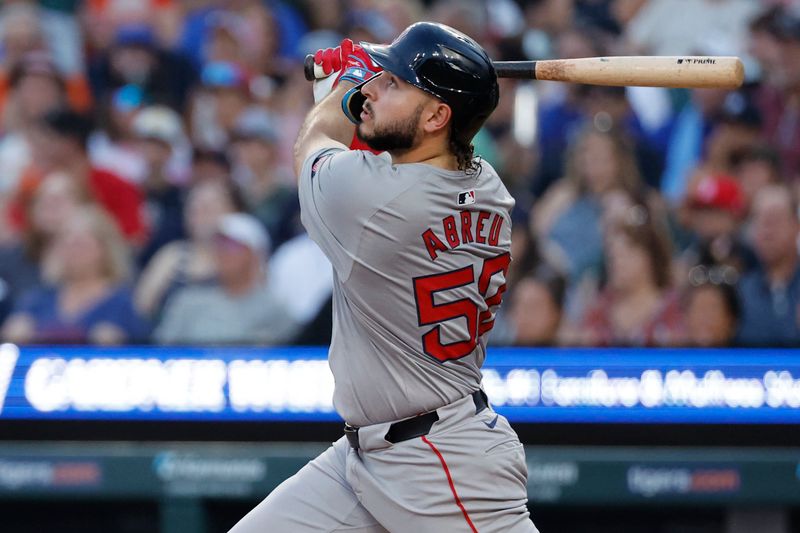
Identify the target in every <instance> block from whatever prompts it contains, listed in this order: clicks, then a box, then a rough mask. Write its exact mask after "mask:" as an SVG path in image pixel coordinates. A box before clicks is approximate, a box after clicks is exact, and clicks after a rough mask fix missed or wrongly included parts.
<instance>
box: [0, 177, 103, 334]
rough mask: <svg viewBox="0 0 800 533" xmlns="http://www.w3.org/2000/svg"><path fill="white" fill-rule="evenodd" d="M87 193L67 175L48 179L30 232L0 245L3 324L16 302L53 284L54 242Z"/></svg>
mask: <svg viewBox="0 0 800 533" xmlns="http://www.w3.org/2000/svg"><path fill="white" fill-rule="evenodd" d="M88 204H89V200H88V194H87V192H86V191H85V190H83V189H80V188H79V187H77V184H76V183H75V180H73V179H71V178H70V177H69V176H67V175H65V174H59V173H54V174H51V175H48V176H47V177H45V179H44V181H43V182H42V185H41V186H40V187H39V189H38V190H37V191H36V195H35V196H34V198H33V201H32V202H31V204H30V212H29V216H28V218H29V219H30V221H31V224H30V227H29V228H28V231H27V232H25V234H23V235H22V236H21V238H20V239H19V240H17V241H14V242H12V243H9V244H7V245H4V246H0V287H3V289H2V290H0V293H1V295H0V323H2V322H3V321H4V320H5V318H6V316H7V314H8V313H9V312H10V311H11V308H12V306H13V305H14V303H15V302H17V303H18V302H19V298H20V297H21V296H22V295H23V294H24V293H26V292H27V291H29V290H30V289H33V288H35V287H37V286H39V285H41V284H42V281H43V279H47V280H48V281H53V260H52V256H53V241H54V240H55V236H56V235H57V233H58V231H59V230H60V229H61V228H63V227H64V226H65V225H66V224H67V222H68V221H69V220H70V218H71V217H72V216H73V215H74V214H75V213H76V212H77V211H78V210H79V209H80V208H81V206H85V205H88Z"/></svg>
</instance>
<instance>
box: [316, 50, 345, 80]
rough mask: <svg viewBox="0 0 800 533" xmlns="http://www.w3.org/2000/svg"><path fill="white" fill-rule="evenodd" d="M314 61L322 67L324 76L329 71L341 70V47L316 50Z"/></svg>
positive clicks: (329, 73)
mask: <svg viewBox="0 0 800 533" xmlns="http://www.w3.org/2000/svg"><path fill="white" fill-rule="evenodd" d="M314 63H316V64H317V65H319V66H321V67H322V72H324V73H325V75H326V76H330V75H331V73H333V72H337V71H339V70H342V49H341V47H340V46H337V47H336V48H325V49H324V50H317V52H316V53H315V54H314Z"/></svg>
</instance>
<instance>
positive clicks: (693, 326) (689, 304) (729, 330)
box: [683, 265, 741, 348]
mask: <svg viewBox="0 0 800 533" xmlns="http://www.w3.org/2000/svg"><path fill="white" fill-rule="evenodd" d="M737 278H738V273H737V272H736V271H735V270H734V269H733V268H731V267H726V266H711V267H708V266H706V265H697V266H695V267H694V268H692V270H691V271H690V272H689V285H688V286H687V288H686V290H685V292H684V295H683V313H684V316H685V317H686V318H685V320H686V344H688V345H689V346H698V347H702V348H709V347H726V346H732V345H733V344H734V340H735V338H736V331H737V328H738V325H739V318H740V316H741V306H740V304H739V296H738V295H737V293H736V286H735V282H736V279H737Z"/></svg>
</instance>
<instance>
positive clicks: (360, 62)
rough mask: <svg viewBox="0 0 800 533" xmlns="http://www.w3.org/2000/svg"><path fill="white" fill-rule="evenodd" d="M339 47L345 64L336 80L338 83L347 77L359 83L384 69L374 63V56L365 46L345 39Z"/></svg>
mask: <svg viewBox="0 0 800 533" xmlns="http://www.w3.org/2000/svg"><path fill="white" fill-rule="evenodd" d="M339 49H340V50H341V51H342V54H341V55H342V60H343V65H342V72H341V74H339V79H338V80H337V81H336V83H337V84H338V83H339V81H341V80H343V79H345V80H349V81H352V82H353V83H355V84H356V85H358V84H359V83H361V82H364V81H367V80H368V79H370V78H371V77H372V76H374V75H375V74H377V73H378V72H380V71H382V70H383V69H382V68H381V67H379V66H378V65H376V64H375V63H373V61H372V58H371V57H369V54H368V53H367V52H366V51H365V50H364V49H363V48H361V47H360V46H359V45H357V44H355V43H353V41H351V40H350V39H344V40H343V41H342V43H341V44H340V45H339Z"/></svg>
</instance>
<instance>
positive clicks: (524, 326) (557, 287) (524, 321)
mask: <svg viewBox="0 0 800 533" xmlns="http://www.w3.org/2000/svg"><path fill="white" fill-rule="evenodd" d="M565 290H566V280H565V278H564V276H562V275H561V273H560V272H558V271H557V270H555V269H554V268H553V267H551V266H550V265H548V264H547V263H542V264H540V265H539V266H538V267H537V268H535V269H534V270H533V271H532V272H530V273H529V274H528V275H526V276H524V277H523V278H522V279H520V280H519V281H518V282H517V284H516V285H515V287H514V290H513V292H512V293H511V294H510V295H509V300H510V301H509V302H507V305H509V306H510V307H509V311H508V319H509V321H510V322H511V325H512V330H513V332H514V336H513V342H512V344H514V345H517V346H555V345H556V344H557V343H558V334H559V328H560V325H561V318H562V315H563V308H564V296H565Z"/></svg>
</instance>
